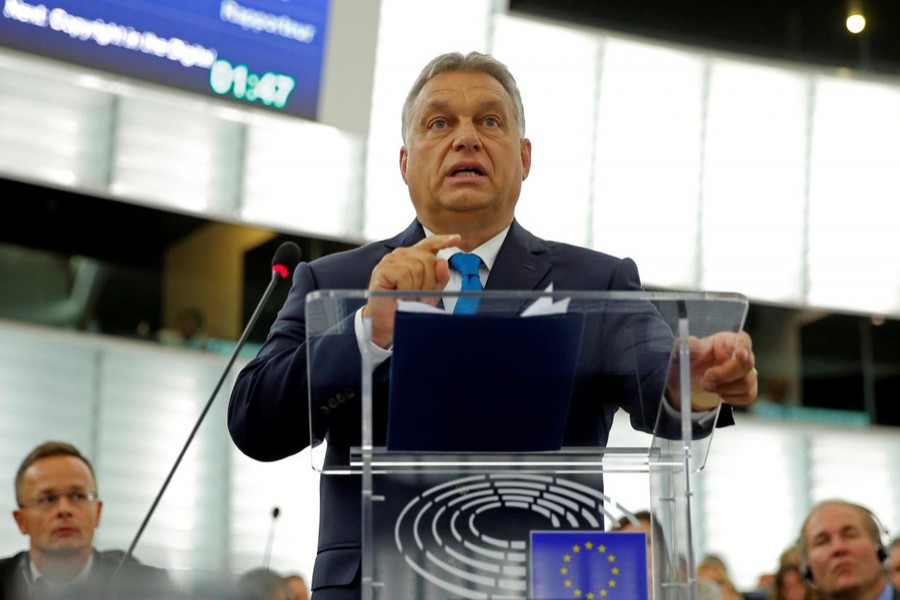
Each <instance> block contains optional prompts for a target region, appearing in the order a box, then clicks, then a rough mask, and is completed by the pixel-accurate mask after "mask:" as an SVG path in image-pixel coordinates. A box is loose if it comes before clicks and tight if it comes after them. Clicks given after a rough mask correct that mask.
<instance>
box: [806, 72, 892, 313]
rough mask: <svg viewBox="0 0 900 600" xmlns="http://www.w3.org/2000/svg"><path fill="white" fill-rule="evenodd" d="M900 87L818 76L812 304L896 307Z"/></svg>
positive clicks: (811, 244) (865, 308) (811, 215)
mask: <svg viewBox="0 0 900 600" xmlns="http://www.w3.org/2000/svg"><path fill="white" fill-rule="evenodd" d="M898 167H900V88H898V87H897V86H896V85H893V86H889V85H884V84H877V83H868V82H861V81H850V80H843V79H838V78H834V77H822V78H819V79H818V80H817V83H816V102H815V112H814V122H813V143H812V158H811V165H810V169H811V175H810V179H811V181H810V205H809V297H808V301H809V302H810V303H811V304H812V305H813V306H821V307H833V308H843V309H850V310H862V311H872V312H888V313H890V312H897V311H898V310H900V268H898V266H897V264H898V263H897V257H898V256H900V236H898V235H897V231H900V204H898V202H897V193H898V190H900V168H898Z"/></svg>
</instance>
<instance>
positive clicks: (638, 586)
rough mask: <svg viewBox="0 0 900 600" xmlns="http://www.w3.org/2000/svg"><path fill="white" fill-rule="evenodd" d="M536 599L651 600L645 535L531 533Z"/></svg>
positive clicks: (532, 578) (532, 586)
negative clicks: (649, 597) (648, 585)
mask: <svg viewBox="0 0 900 600" xmlns="http://www.w3.org/2000/svg"><path fill="white" fill-rule="evenodd" d="M530 567H531V568H530V572H531V595H530V597H531V598H533V600H563V599H577V600H647V538H646V535H645V534H644V533H641V532H621V533H609V532H603V531H532V532H531V565H530Z"/></svg>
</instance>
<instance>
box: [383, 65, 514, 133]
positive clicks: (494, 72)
mask: <svg viewBox="0 0 900 600" xmlns="http://www.w3.org/2000/svg"><path fill="white" fill-rule="evenodd" d="M460 72H469V73H473V72H474V73H486V74H488V75H490V76H491V77H493V78H494V79H496V80H497V82H499V83H500V85H502V86H503V89H504V90H506V93H507V94H509V97H510V98H512V101H513V105H514V106H515V108H516V122H517V124H518V126H519V138H524V137H525V107H523V106H522V95H521V94H520V93H519V86H518V85H517V84H516V80H515V78H514V77H513V76H512V73H510V72H509V69H508V68H507V66H506V65H505V64H503V63H502V62H500V61H499V60H497V59H496V58H494V57H493V56H490V55H487V54H482V53H481V52H469V53H468V54H466V55H465V56H463V54H462V53H460V52H448V53H447V54H441V55H440V56H437V57H435V58H433V59H432V60H431V62H429V63H428V64H427V65H425V68H423V69H422V71H421V72H420V73H419V77H418V78H417V79H416V81H415V83H413V86H412V88H411V89H410V90H409V94H407V96H406V101H405V102H404V103H403V114H402V128H401V133H402V134H403V143H404V144H405V143H406V139H407V136H408V135H409V130H410V128H411V127H412V117H413V115H412V109H413V104H415V103H416V99H417V98H418V97H419V94H420V93H421V92H422V88H424V87H425V84H427V83H428V82H429V81H431V80H432V79H434V78H435V77H437V76H438V75H440V74H441V73H460Z"/></svg>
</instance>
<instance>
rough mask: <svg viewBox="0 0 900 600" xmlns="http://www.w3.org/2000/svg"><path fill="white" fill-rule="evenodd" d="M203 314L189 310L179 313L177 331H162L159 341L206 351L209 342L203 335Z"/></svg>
mask: <svg viewBox="0 0 900 600" xmlns="http://www.w3.org/2000/svg"><path fill="white" fill-rule="evenodd" d="M203 323H204V322H203V313H201V312H200V311H199V310H197V309H195V308H188V309H185V310H182V311H181V312H180V313H178V317H177V319H176V322H175V329H160V330H159V332H157V339H158V340H159V341H160V342H161V343H163V344H168V345H171V346H185V347H187V348H197V349H198V350H205V349H206V346H207V343H208V340H207V338H206V336H205V335H204V334H203Z"/></svg>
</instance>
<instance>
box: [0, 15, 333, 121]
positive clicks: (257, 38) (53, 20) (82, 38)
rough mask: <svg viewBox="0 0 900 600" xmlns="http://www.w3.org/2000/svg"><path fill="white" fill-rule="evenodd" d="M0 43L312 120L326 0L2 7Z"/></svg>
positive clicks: (320, 68) (324, 34) (317, 84)
mask: <svg viewBox="0 0 900 600" xmlns="http://www.w3.org/2000/svg"><path fill="white" fill-rule="evenodd" d="M0 3H2V5H3V12H2V15H0V44H2V45H5V46H9V47H11V48H16V49H19V50H23V51H26V52H31V53H35V54H40V55H43V56H47V57H50V58H55V59H58V60H62V61H67V62H72V63H77V64H80V65H84V66H86V67H92V68H95V69H99V70H103V71H108V72H110V73H116V74H120V75H124V76H126V77H134V78H137V79H142V80H145V81H150V82H153V83H157V84H162V85H165V86H170V87H174V88H179V89H183V90H187V91H191V92H196V93H200V94H203V95H207V96H217V97H221V98H228V99H230V100H232V101H235V102H239V103H243V104H245V105H246V104H247V103H249V104H253V105H257V106H262V107H267V108H269V109H272V110H277V111H279V112H284V113H289V114H291V115H295V116H299V117H302V118H304V119H309V120H315V119H316V116H317V109H318V100H319V87H320V84H321V78H322V67H323V63H322V61H323V54H324V48H325V37H326V29H327V25H328V9H329V0H154V1H152V2H149V1H143V0H45V1H39V0H0Z"/></svg>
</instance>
